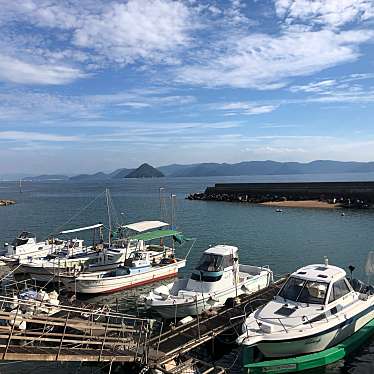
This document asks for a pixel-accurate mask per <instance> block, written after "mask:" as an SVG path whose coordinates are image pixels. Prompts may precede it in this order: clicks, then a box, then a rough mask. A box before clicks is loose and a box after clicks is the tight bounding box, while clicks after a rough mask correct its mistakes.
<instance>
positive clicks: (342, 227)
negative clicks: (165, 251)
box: [0, 173, 374, 373]
mask: <svg viewBox="0 0 374 374" xmlns="http://www.w3.org/2000/svg"><path fill="white" fill-rule="evenodd" d="M310 180H315V181H317V180H318V181H321V180H330V181H333V180H374V173H373V174H365V175H359V174H351V175H348V174H346V175H330V176H327V175H298V176H258V177H253V176H251V177H214V178H162V179H142V180H121V181H110V182H85V183H73V182H57V181H56V182H44V183H36V182H24V183H23V193H19V189H18V183H16V182H2V183H0V199H14V200H16V201H17V204H16V205H13V206H8V207H0V233H1V236H0V245H2V244H3V243H4V242H9V241H11V240H12V239H13V238H14V237H15V236H16V235H17V234H18V233H19V232H20V231H22V230H27V231H31V232H34V233H35V234H36V235H37V237H38V238H39V239H43V238H45V237H46V236H47V235H49V234H50V233H56V232H58V231H60V230H62V229H68V228H73V227H79V226H86V225H90V224H94V223H97V222H103V223H104V224H107V215H106V205H105V199H104V191H105V188H109V189H110V192H111V196H112V200H113V202H114V206H115V210H116V212H117V217H118V221H121V222H123V223H130V222H135V221H138V220H149V219H159V218H160V201H159V188H160V187H162V188H164V190H163V191H164V193H163V195H164V197H165V201H166V204H165V205H166V216H165V212H164V217H163V219H165V220H168V219H169V221H170V213H171V212H170V203H169V202H170V194H171V193H173V194H176V209H175V211H176V214H175V218H176V224H177V226H178V228H179V229H181V230H182V231H184V233H185V234H186V236H189V237H195V238H197V241H196V243H195V245H194V247H193V249H192V251H191V253H190V255H189V258H188V266H187V268H186V269H184V272H188V271H189V270H191V268H192V267H193V266H194V265H195V264H196V262H197V261H198V259H199V257H200V254H201V252H202V251H203V250H204V249H206V248H207V247H208V246H209V245H214V244H218V243H225V244H232V245H236V246H238V247H239V249H240V252H239V253H240V261H241V262H242V263H251V264H256V265H269V266H270V267H271V268H272V269H273V270H274V272H275V273H276V274H284V273H286V272H291V271H293V270H295V269H296V268H298V267H300V266H303V265H306V264H310V263H316V262H322V261H323V257H324V256H328V258H329V261H330V263H331V264H335V265H338V266H341V267H344V268H347V267H348V266H349V265H354V266H355V267H356V270H355V275H356V276H357V277H361V278H364V279H365V278H366V276H365V273H364V271H363V268H364V265H365V260H366V257H367V253H368V251H369V250H372V249H373V247H374V211H370V210H367V211H365V210H362V211H346V214H345V216H342V215H341V213H340V212H339V211H338V210H330V209H327V210H322V209H299V208H293V209H292V208H288V209H284V210H283V213H276V212H275V210H274V208H271V207H265V206H256V205H252V204H240V203H222V202H202V201H189V200H186V199H185V196H186V194H188V193H190V192H198V191H203V190H204V189H205V188H206V187H207V186H208V185H213V184H214V183H217V182H233V181H243V182H246V181H248V182H249V181H254V182H260V181H261V182H263V181H264V182H267V181H268V182H271V181H273V182H275V181H310ZM94 199H96V200H95V201H93V200H94ZM84 207H86V209H85V210H83V211H82V209H83V208H84ZM87 239H88V238H87ZM187 250H188V245H184V246H182V247H180V248H178V249H177V254H179V255H183V254H185V253H186V251H187ZM149 288H150V287H149V286H148V287H142V288H141V289H137V290H132V291H128V292H120V293H117V294H114V295H110V296H106V297H100V298H95V299H93V300H91V301H97V302H101V303H106V304H114V303H115V302H116V299H117V300H118V301H119V303H120V304H121V305H122V307H123V306H124V302H123V301H124V300H126V305H132V306H133V305H134V304H135V300H136V298H137V296H138V295H139V294H140V293H146V292H147V291H148V290H149ZM237 353H238V351H237V350H233V351H232V352H231V353H229V354H227V355H225V356H224V357H223V358H222V359H221V360H220V363H221V364H223V365H225V366H227V367H228V366H232V363H233V361H234V360H235V358H236V356H237ZM373 361H374V339H373V340H371V341H369V342H367V343H366V344H365V345H364V346H363V347H362V348H361V349H360V350H359V351H357V352H356V353H355V354H354V355H352V356H350V357H349V358H347V359H346V360H342V361H340V362H339V363H337V364H335V365H332V366H329V367H327V368H323V369H321V370H318V371H313V372H318V373H370V372H374V363H373ZM24 367H25V364H15V365H11V366H6V372H7V373H8V372H9V373H11V372H12V373H20V372H21V371H22V370H24ZM43 367H44V368H47V369H46V370H47V371H48V367H49V366H48V365H47V366H45V365H44V366H43ZM50 367H51V368H52V366H50ZM54 367H55V366H53V368H54ZM4 369H5V367H4ZM71 370H72V372H74V370H75V369H71ZM231 371H232V372H233V373H239V372H241V367H240V360H237V361H236V363H234V364H233V367H232V369H231ZM0 372H2V367H1V366H0ZM63 372H64V373H66V372H70V369H69V368H64V371H63Z"/></svg>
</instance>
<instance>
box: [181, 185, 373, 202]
mask: <svg viewBox="0 0 374 374" xmlns="http://www.w3.org/2000/svg"><path fill="white" fill-rule="evenodd" d="M187 198H188V199H190V200H207V201H227V202H249V203H263V202H271V201H287V200H290V201H298V200H319V201H326V202H331V203H332V202H334V203H338V204H340V205H341V206H342V207H345V208H369V207H373V206H374V182H296V183H216V184H215V185H214V186H212V187H207V188H206V190H205V191H204V192H200V193H191V194H190V195H188V197H187Z"/></svg>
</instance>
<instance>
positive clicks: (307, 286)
mask: <svg viewBox="0 0 374 374" xmlns="http://www.w3.org/2000/svg"><path fill="white" fill-rule="evenodd" d="M327 288H328V283H324V282H315V281H308V280H304V279H300V278H296V277H290V278H289V279H288V281H287V283H286V284H285V285H284V286H283V288H282V289H281V291H280V292H279V294H278V296H280V297H283V298H284V299H286V300H290V301H296V302H299V303H306V304H323V303H324V301H325V298H326V294H327Z"/></svg>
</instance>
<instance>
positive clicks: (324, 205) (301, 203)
mask: <svg viewBox="0 0 374 374" xmlns="http://www.w3.org/2000/svg"><path fill="white" fill-rule="evenodd" d="M258 204H259V205H265V206H273V207H278V208H318V209H338V208H340V204H330V203H328V202H326V201H318V200H286V201H265V202H263V203H258Z"/></svg>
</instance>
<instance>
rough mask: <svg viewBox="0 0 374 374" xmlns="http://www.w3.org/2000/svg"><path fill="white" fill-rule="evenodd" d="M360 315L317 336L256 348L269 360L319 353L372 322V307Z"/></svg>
mask: <svg viewBox="0 0 374 374" xmlns="http://www.w3.org/2000/svg"><path fill="white" fill-rule="evenodd" d="M360 314H362V315H359V316H356V317H353V318H350V319H347V320H346V321H344V322H341V323H339V324H337V325H335V326H333V327H331V328H329V329H328V330H326V331H325V332H322V333H319V334H315V335H307V336H304V337H303V338H298V339H284V340H275V341H261V342H259V343H258V344H257V347H258V349H259V350H260V351H261V353H262V354H263V355H264V356H265V357H269V358H276V357H278V358H280V357H291V356H300V355H305V354H309V353H316V352H320V351H323V350H325V349H328V348H331V347H334V346H335V345H337V344H339V343H341V342H342V341H343V340H345V339H347V338H348V337H350V336H351V335H353V334H354V333H355V332H357V331H359V330H360V329H361V328H362V327H364V326H365V325H366V324H367V323H369V322H370V321H372V320H373V319H374V306H373V305H372V306H371V307H369V308H368V310H367V311H366V312H365V313H360Z"/></svg>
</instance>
